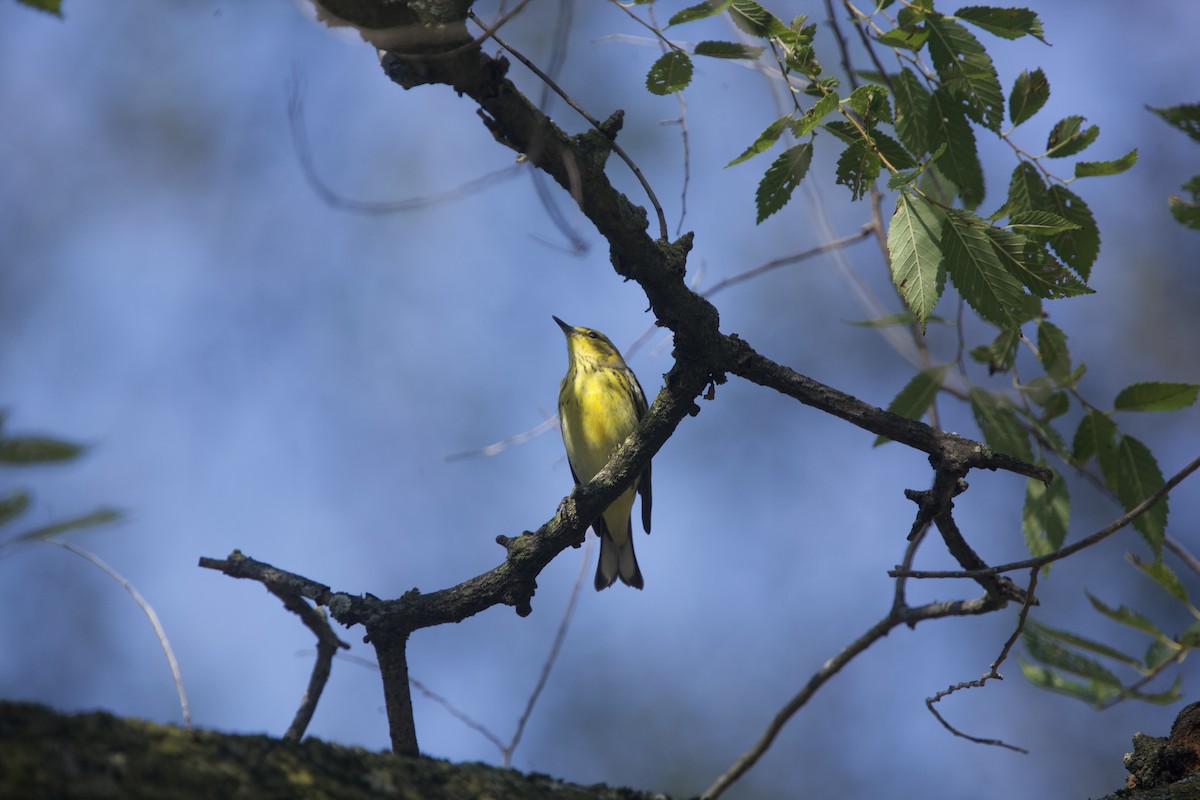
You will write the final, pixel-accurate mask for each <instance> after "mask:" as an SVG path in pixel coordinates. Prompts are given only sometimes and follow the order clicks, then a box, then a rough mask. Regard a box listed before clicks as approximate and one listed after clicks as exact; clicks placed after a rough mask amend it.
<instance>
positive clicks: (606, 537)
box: [595, 525, 644, 592]
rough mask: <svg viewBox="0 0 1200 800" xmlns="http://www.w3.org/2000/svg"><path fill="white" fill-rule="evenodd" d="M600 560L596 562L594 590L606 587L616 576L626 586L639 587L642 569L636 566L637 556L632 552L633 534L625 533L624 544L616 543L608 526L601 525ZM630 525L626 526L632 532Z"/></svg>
mask: <svg viewBox="0 0 1200 800" xmlns="http://www.w3.org/2000/svg"><path fill="white" fill-rule="evenodd" d="M600 527H601V528H603V530H597V531H596V532H597V533H599V534H600V560H599V561H598V562H597V563H596V584H595V585H596V591H597V592H598V591H600V590H601V589H607V588H608V587H609V586H612V585H613V583H615V582H616V580H617V578H620V579H621V583H623V584H625V585H626V586H632V587H633V588H635V589H641V588H642V586H643V585H644V584H643V583H642V570H641V569H639V568H638V563H637V556H636V555H635V554H634V552H633V536H630V535H626V537H625V544H623V545H621V544H617V542H616V540H614V539H613V537H612V535H611V534H610V533H609V532H608V527H607V526H604V525H601V526H600ZM632 527H633V526H632V525H630V526H629V528H627V530H629V531H630V532H631V533H632Z"/></svg>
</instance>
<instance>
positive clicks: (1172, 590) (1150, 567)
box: [1129, 556, 1190, 603]
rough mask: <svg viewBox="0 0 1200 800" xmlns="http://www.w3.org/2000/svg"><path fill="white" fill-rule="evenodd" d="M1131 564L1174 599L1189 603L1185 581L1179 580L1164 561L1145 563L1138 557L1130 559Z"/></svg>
mask: <svg viewBox="0 0 1200 800" xmlns="http://www.w3.org/2000/svg"><path fill="white" fill-rule="evenodd" d="M1129 561H1130V563H1132V564H1133V565H1134V566H1135V567H1137V568H1138V569H1139V570H1141V572H1142V574H1143V575H1145V576H1146V577H1147V578H1149V579H1150V580H1152V581H1154V582H1155V583H1156V584H1158V587H1159V588H1160V589H1162V590H1163V591H1164V592H1166V593H1167V594H1169V595H1171V597H1174V598H1175V599H1176V600H1178V601H1179V602H1181V603H1188V602H1190V601H1189V600H1188V593H1187V588H1186V587H1185V586H1184V585H1183V581H1181V580H1179V576H1178V575H1176V574H1175V571H1174V570H1172V569H1171V568H1170V567H1168V566H1167V565H1166V564H1164V563H1163V562H1162V560H1156V561H1145V560H1143V559H1140V558H1138V557H1137V556H1130V557H1129Z"/></svg>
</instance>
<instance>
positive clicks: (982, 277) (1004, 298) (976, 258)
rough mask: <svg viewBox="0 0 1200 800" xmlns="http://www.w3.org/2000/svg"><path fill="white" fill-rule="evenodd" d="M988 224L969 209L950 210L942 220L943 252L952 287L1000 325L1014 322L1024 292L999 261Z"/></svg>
mask: <svg viewBox="0 0 1200 800" xmlns="http://www.w3.org/2000/svg"><path fill="white" fill-rule="evenodd" d="M990 227H991V226H990V225H988V224H987V223H985V222H984V221H983V220H981V219H979V217H977V216H975V215H974V214H971V213H970V212H968V211H960V210H958V209H952V210H950V211H949V212H947V213H946V216H945V221H944V222H943V223H942V239H941V241H942V254H943V256H944V260H945V265H946V272H947V274H948V275H949V276H950V280H951V281H953V282H954V285H955V287H956V288H957V289H958V291H959V293H960V294H961V295H962V297H963V299H964V300H966V301H967V305H969V306H971V308H973V309H975V311H976V313H978V314H979V316H981V317H983V318H984V319H986V320H988V321H989V322H992V323H994V324H996V325H999V326H1000V327H1009V326H1011V325H1012V324H1014V323H1015V322H1016V316H1017V314H1016V309H1018V308H1019V307H1020V305H1021V301H1022V296H1023V294H1024V292H1022V291H1021V284H1020V283H1018V282H1017V280H1016V278H1014V277H1013V276H1012V275H1011V274H1009V272H1008V271H1007V270H1006V269H1004V267H1003V266H1002V265H1001V264H1000V259H999V257H998V256H997V255H996V251H995V250H994V249H993V248H992V245H991V239H990V238H989V237H988V235H987V233H985V230H986V229H988V228H990Z"/></svg>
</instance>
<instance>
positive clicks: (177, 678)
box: [43, 538, 192, 728]
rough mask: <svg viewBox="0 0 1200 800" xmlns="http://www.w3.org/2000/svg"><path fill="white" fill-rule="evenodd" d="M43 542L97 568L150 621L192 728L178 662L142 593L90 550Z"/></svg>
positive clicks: (190, 713)
mask: <svg viewBox="0 0 1200 800" xmlns="http://www.w3.org/2000/svg"><path fill="white" fill-rule="evenodd" d="M43 541H46V542H49V543H50V544H56V545H58V546H59V547H61V548H63V549H64V550H67V551H69V552H72V553H74V554H75V555H77V556H79V557H80V558H84V559H87V560H88V561H90V562H91V563H92V564H93V565H95V566H97V567H99V568H100V570H101V571H103V572H104V573H105V574H106V575H108V577H110V578H112V579H113V580H114V581H116V582H117V583H119V584H120V585H121V588H123V589H124V590H125V591H127V592H129V596H130V597H132V598H133V601H134V602H135V603H137V604H138V607H139V608H141V609H142V613H144V614H145V615H146V619H148V620H150V625H151V627H153V628H154V635H155V636H157V637H158V645H159V647H161V648H162V651H163V654H164V655H166V657H167V666H168V667H170V669H171V680H173V681H174V682H175V692H176V693H177V694H178V695H179V708H180V710H181V711H182V712H183V724H184V726H185V727H188V728H190V727H192V711H191V708H190V707H189V706H188V699H187V692H185V691H184V690H183V676H182V675H180V674H179V662H178V661H176V660H175V652H174V651H173V650H172V649H171V643H170V641H168V640H167V632H166V631H165V630H163V626H162V623H161V622H159V621H158V614H156V613H155V612H154V607H153V606H151V605H150V604H149V603H148V602H146V598H144V597H142V593H141V592H139V591H138V590H137V588H136V587H135V586H134V585H133V584H132V583H130V582H129V581H128V580H126V578H125V576H124V575H122V574H121V573H119V572H117V571H116V570H115V569H113V568H112V567H110V566H109V565H108V564H106V563H105V562H104V560H103V559H101V558H100V556H98V555H96V554H95V553H93V552H91V551H90V550H85V549H84V548H82V547H80V546H79V545H76V544H71V543H70V542H66V541H63V540H62V539H53V538H47V539H44V540H43Z"/></svg>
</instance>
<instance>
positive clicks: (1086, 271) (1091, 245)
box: [1045, 186, 1100, 281]
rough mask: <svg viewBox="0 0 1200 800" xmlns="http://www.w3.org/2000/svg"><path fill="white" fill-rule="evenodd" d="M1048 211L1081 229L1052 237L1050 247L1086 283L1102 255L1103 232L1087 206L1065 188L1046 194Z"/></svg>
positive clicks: (1052, 189) (1059, 187) (1053, 188)
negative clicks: (1101, 237)
mask: <svg viewBox="0 0 1200 800" xmlns="http://www.w3.org/2000/svg"><path fill="white" fill-rule="evenodd" d="M1045 210H1046V211H1052V212H1054V213H1055V214H1058V215H1059V216H1060V217H1063V218H1064V219H1066V220H1068V221H1069V222H1073V223H1075V224H1076V225H1078V226H1079V230H1074V231H1064V232H1062V233H1056V234H1054V235H1053V236H1051V237H1050V246H1051V247H1053V248H1054V252H1055V253H1057V254H1058V257H1059V258H1061V259H1062V260H1063V262H1064V263H1065V264H1066V265H1067V266H1068V267H1070V268H1071V269H1073V270H1075V273H1076V274H1077V275H1079V277H1081V278H1083V279H1084V280H1085V281H1086V280H1087V279H1088V276H1089V275H1090V274H1091V271H1092V265H1093V264H1095V263H1096V257H1097V256H1098V255H1100V228H1099V227H1097V225H1096V218H1095V217H1093V216H1092V211H1091V209H1090V208H1088V207H1087V203H1085V202H1083V200H1082V199H1081V198H1080V197H1079V196H1078V195H1076V194H1075V193H1074V192H1072V191H1071V190H1070V189H1068V188H1066V187H1065V186H1052V187H1050V190H1049V191H1048V192H1047V193H1046V208H1045Z"/></svg>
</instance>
